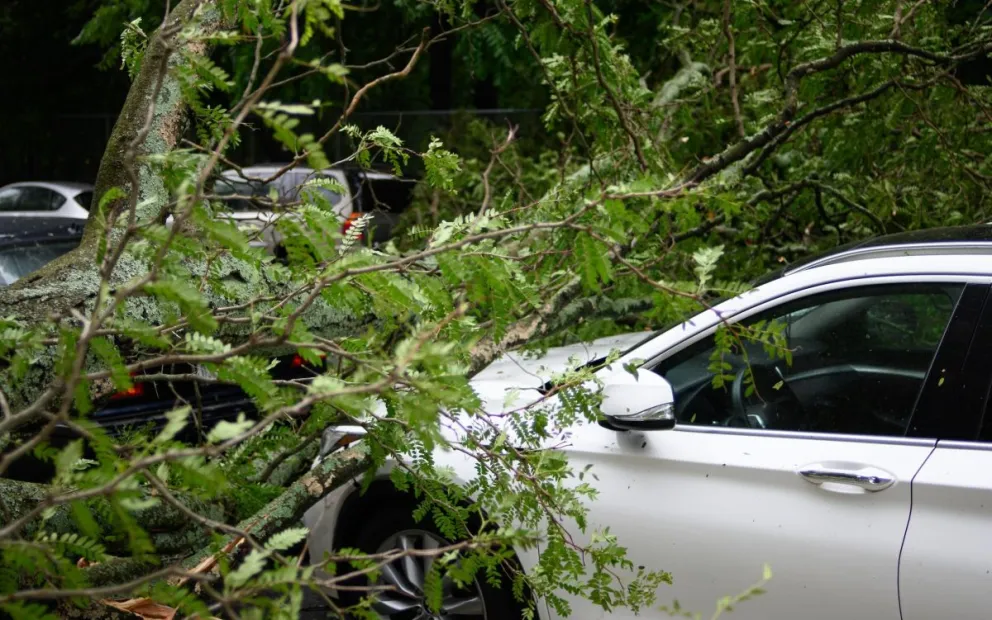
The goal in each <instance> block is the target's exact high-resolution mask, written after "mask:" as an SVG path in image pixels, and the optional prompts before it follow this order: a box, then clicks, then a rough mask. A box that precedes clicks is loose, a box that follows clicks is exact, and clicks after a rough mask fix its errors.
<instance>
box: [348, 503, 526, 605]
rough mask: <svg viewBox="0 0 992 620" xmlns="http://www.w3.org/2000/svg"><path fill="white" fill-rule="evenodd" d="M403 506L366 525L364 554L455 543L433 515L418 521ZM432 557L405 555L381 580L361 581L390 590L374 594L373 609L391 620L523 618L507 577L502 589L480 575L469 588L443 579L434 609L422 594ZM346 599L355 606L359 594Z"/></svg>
mask: <svg viewBox="0 0 992 620" xmlns="http://www.w3.org/2000/svg"><path fill="white" fill-rule="evenodd" d="M406 513H407V510H406V509H405V508H400V509H399V510H394V511H392V512H391V513H389V514H383V515H377V517H376V518H374V519H373V520H372V521H371V522H369V523H368V524H367V525H366V526H364V527H363V528H362V530H361V533H360V534H359V535H358V539H357V541H356V544H355V547H357V548H358V549H359V550H360V551H362V552H365V553H370V554H371V553H384V552H387V551H391V550H393V549H404V550H406V549H416V550H430V549H438V548H440V547H444V546H447V545H449V544H451V542H450V541H448V540H447V539H445V537H444V536H443V535H441V534H440V532H438V531H437V528H435V527H434V524H433V522H431V521H430V518H429V517H428V518H425V519H424V520H423V521H422V522H420V523H417V522H415V521H414V520H413V517H412V516H411V515H410V514H406ZM432 562H433V558H430V557H418V556H406V557H402V558H399V559H397V560H396V561H394V562H393V563H391V564H388V565H386V566H384V567H382V569H381V570H380V572H379V573H380V574H379V576H378V579H377V580H376V581H375V582H372V583H369V582H368V581H367V580H365V581H364V582H363V583H362V585H365V586H371V587H374V588H388V589H389V590H388V591H382V592H379V593H377V594H375V595H374V597H373V603H372V609H373V610H374V611H375V612H376V613H378V614H379V616H380V617H382V618H384V619H386V618H388V619H389V620H504V619H506V620H516V619H518V618H522V614H521V605H520V604H519V603H518V602H517V601H516V600H515V599H514V596H513V593H512V591H511V587H510V580H509V578H508V577H504V578H503V579H502V580H501V583H500V586H501V587H498V588H497V587H493V586H492V585H491V584H489V583H487V582H486V580H485V579H484V578H479V577H482V575H481V574H480V575H479V576H478V577H477V578H476V579H475V581H473V582H472V583H471V584H469V585H467V586H465V587H458V586H457V585H456V584H455V583H454V582H453V581H452V580H450V579H448V578H445V579H444V580H443V581H442V584H441V592H442V598H441V609H440V611H439V612H433V611H431V610H430V607H429V606H428V605H427V600H426V598H425V596H424V578H425V576H426V575H427V573H428V571H429V569H430V566H431V563H432ZM356 585H357V584H356ZM347 599H350V600H344V601H343V602H346V603H347V604H354V603H357V602H358V596H357V595H356V596H348V597H347Z"/></svg>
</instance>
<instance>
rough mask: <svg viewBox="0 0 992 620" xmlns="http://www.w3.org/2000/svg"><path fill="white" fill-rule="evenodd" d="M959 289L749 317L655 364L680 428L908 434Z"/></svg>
mask: <svg viewBox="0 0 992 620" xmlns="http://www.w3.org/2000/svg"><path fill="white" fill-rule="evenodd" d="M962 289H963V286H961V285H956V284H954V285H943V284H913V285H895V286H880V287H871V288H860V289H858V290H856V291H842V292H833V293H829V294H823V295H817V296H813V297H810V298H807V299H803V300H799V301H794V302H790V303H788V304H785V305H783V306H780V307H778V308H775V309H772V310H770V311H766V312H763V313H761V314H760V315H758V316H754V317H750V318H749V319H747V320H745V321H743V322H741V324H739V325H736V326H729V327H728V326H723V327H721V328H720V329H718V330H717V333H716V334H714V335H713V336H710V337H709V338H706V339H704V340H703V341H702V342H699V343H696V344H695V345H693V346H691V347H689V348H688V349H686V350H683V351H680V352H679V353H677V354H676V355H674V356H673V357H671V358H669V359H668V360H665V361H663V362H662V363H661V364H659V365H658V366H657V367H656V368H654V371H655V372H657V373H659V374H661V375H662V376H663V377H665V378H666V379H667V380H668V381H669V383H671V384H672V387H673V389H674V391H675V406H676V416H677V418H678V422H679V424H692V425H723V426H735V427H749V428H763V429H772V430H783V431H802V432H822V433H849V434H864V435H897V436H898V435H904V434H905V432H906V428H907V426H908V424H909V418H910V416H911V414H912V411H913V409H914V407H915V405H916V400H917V397H918V395H919V392H920V390H921V388H922V386H923V382H924V379H925V377H926V374H927V372H928V370H929V368H930V364H931V362H932V360H933V358H934V355H935V353H936V351H937V347H938V345H939V344H940V340H941V337H942V336H943V334H944V331H945V329H946V328H947V325H948V323H949V322H950V318H951V315H952V313H953V311H954V306H955V304H956V303H957V300H958V297H959V296H960V293H961V290H962Z"/></svg>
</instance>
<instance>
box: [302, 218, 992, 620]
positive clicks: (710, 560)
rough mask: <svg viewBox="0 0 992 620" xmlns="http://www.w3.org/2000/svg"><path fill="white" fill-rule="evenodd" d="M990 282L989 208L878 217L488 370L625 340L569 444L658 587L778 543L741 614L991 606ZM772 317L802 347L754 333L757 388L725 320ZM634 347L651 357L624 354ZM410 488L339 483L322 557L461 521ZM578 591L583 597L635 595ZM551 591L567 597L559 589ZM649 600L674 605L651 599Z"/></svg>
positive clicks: (944, 614) (727, 577)
mask: <svg viewBox="0 0 992 620" xmlns="http://www.w3.org/2000/svg"><path fill="white" fill-rule="evenodd" d="M990 286H992V227H989V226H976V227H962V228H953V229H940V230H933V231H923V232H919V233H912V234H904V235H898V236H890V237H882V238H879V239H874V240H871V241H868V242H864V243H861V244H858V245H854V246H849V247H846V248H842V249H840V250H838V251H836V252H833V253H831V254H829V255H827V256H824V257H820V258H818V259H815V260H812V261H807V262H805V263H803V264H798V265H795V266H793V267H791V268H787V269H786V270H784V271H783V272H781V273H778V274H775V275H774V276H773V277H770V278H767V279H766V280H765V281H764V282H762V283H761V284H760V285H759V286H757V287H756V288H754V289H752V290H750V291H748V292H746V293H744V294H742V295H740V296H738V297H736V298H733V299H731V300H729V301H726V302H724V303H722V304H720V305H718V306H716V307H715V308H713V309H710V310H706V311H704V312H702V313H700V314H698V315H697V316H695V317H693V318H692V319H691V320H689V321H687V322H685V323H683V324H681V325H679V326H677V327H674V328H672V329H668V330H666V331H663V332H659V333H655V334H652V335H650V336H649V337H647V338H644V335H643V334H632V335H629V336H621V337H616V338H612V339H605V340H603V341H597V342H593V343H588V344H584V345H578V346H574V347H571V348H568V349H560V350H555V351H552V352H551V353H550V354H549V356H548V357H546V358H543V359H540V360H528V359H525V358H523V357H520V356H508V358H507V359H504V360H501V361H498V362H496V363H495V364H494V365H493V366H491V367H490V368H488V369H486V370H485V371H483V372H482V373H481V374H479V375H477V376H476V377H475V379H474V380H473V385H474V387H475V389H476V391H477V392H478V394H479V395H480V396H481V397H482V398H483V400H484V401H485V402H487V403H490V405H491V407H492V408H491V409H490V410H491V411H499V410H500V407H502V406H503V402H504V397H505V394H506V391H507V390H508V389H511V388H518V389H521V390H523V391H524V393H525V394H526V393H528V392H529V393H530V394H531V395H532V396H533V397H535V399H536V398H537V397H539V395H540V390H541V388H542V381H544V379H543V378H538V377H537V375H536V374H535V373H534V369H536V368H538V367H539V366H542V365H543V366H551V367H554V366H555V365H563V364H564V363H565V360H567V359H568V358H569V356H571V355H580V356H584V359H586V360H588V361H590V362H592V363H595V360H596V359H602V356H603V355H605V354H606V353H607V352H608V351H609V349H611V348H614V347H619V348H621V349H624V348H625V349H626V350H625V351H624V352H623V354H622V356H621V357H620V359H619V361H617V362H615V363H613V364H611V365H610V366H608V367H604V368H602V369H601V370H599V371H598V376H599V377H600V378H601V379H602V381H603V382H604V384H605V388H604V402H603V406H602V415H603V417H602V421H601V422H600V423H599V424H589V425H586V426H582V427H579V428H573V429H571V435H570V437H568V438H567V441H566V444H567V447H565V448H562V449H563V450H564V451H565V452H566V453H567V454H568V456H569V458H570V459H571V461H572V464H573V466H574V467H575V469H577V470H581V469H582V468H583V467H584V466H586V465H592V471H593V472H594V473H595V474H596V478H597V479H598V482H595V483H594V484H595V486H596V487H597V489H598V491H599V496H598V497H597V499H596V500H595V501H594V502H592V503H591V504H590V506H589V510H590V514H589V517H590V518H589V521H590V527H592V528H597V529H598V528H602V527H609V528H610V532H611V533H612V534H615V535H616V536H617V537H618V540H619V543H620V544H621V545H624V546H626V547H627V549H628V554H629V555H628V557H629V559H630V560H631V561H632V562H633V565H634V566H645V567H647V568H649V569H664V570H668V571H671V573H672V576H673V579H674V584H673V585H672V586H671V587H670V588H669V587H663V588H662V589H661V590H660V591H659V593H658V596H659V601H660V602H661V603H670V602H671V601H672V600H673V599H678V601H679V602H680V604H681V606H682V608H683V609H692V610H697V611H701V612H704V613H705V612H706V611H707V610H712V609H713V606H714V604H715V602H716V601H717V600H718V599H719V598H720V597H723V596H726V595H731V594H734V593H737V592H739V591H740V590H742V589H743V588H744V587H745V586H747V585H748V584H750V583H752V582H753V581H755V580H756V579H757V578H758V577H759V576H760V574H761V569H762V566H763V565H764V564H768V565H770V567H771V568H772V570H773V573H774V577H773V578H772V580H771V582H770V583H769V584H768V585H767V588H766V589H767V592H766V593H765V594H763V595H760V596H758V597H756V598H754V599H753V600H750V601H747V602H745V603H742V604H741V605H739V606H738V607H737V608H736V610H735V611H734V612H733V614H732V617H733V618H737V619H741V620H744V619H761V620H770V619H789V620H794V619H796V618H803V619H804V620H814V619H822V620H828V619H829V620H835V619H837V618H871V619H891V620H899V619H900V618H901V619H902V620H917V619H918V620H932V619H934V618H951V617H953V618H975V619H978V618H987V617H988V616H989V613H990V611H989V602H988V600H989V599H988V593H989V591H990V586H992V415H986V411H987V409H988V408H989V391H990V387H992V303H989V302H990V301H992V300H990V298H989V292H990ZM769 320H774V321H776V322H777V323H778V324H779V325H782V326H784V331H783V332H782V334H781V336H782V337H783V338H784V339H785V342H786V343H787V346H788V348H789V349H790V350H791V351H792V360H791V364H789V363H786V362H785V361H783V359H782V358H781V357H779V356H776V355H769V354H768V353H767V352H765V351H764V349H763V347H761V346H755V347H750V346H748V347H747V356H748V361H749V364H750V368H751V369H752V371H753V385H754V387H755V388H756V390H754V392H756V393H750V392H751V391H750V390H748V389H747V388H746V386H747V384H748V380H747V379H746V377H747V372H746V367H747V364H745V363H744V361H743V359H742V356H741V355H740V353H741V351H740V350H738V351H736V354H735V355H725V356H723V358H722V361H724V362H726V363H728V364H729V366H730V367H729V370H727V371H726V372H727V374H728V375H729V376H731V377H733V378H732V379H729V378H728V380H727V381H726V383H725V385H724V386H723V387H714V382H713V374H712V373H711V371H710V367H711V361H713V359H712V358H713V355H714V351H715V345H714V334H715V332H716V330H717V329H718V328H719V327H720V326H721V325H722V324H724V323H726V324H731V325H748V324H754V323H755V322H757V321H769ZM510 357H517V358H518V359H509V358H510ZM637 360H642V361H639V362H636V363H637V364H638V365H639V369H638V371H637V375H638V376H637V377H636V379H635V377H633V376H632V375H631V374H630V373H629V372H628V371H627V370H625V369H624V366H625V364H629V363H634V362H635V361H637ZM522 402H523V401H521V400H519V399H518V400H517V405H516V406H519V405H520V404H521V403H522ZM342 432H343V431H342V430H341V429H330V431H329V435H330V436H335V433H337V436H339V435H340V434H341V433H342ZM558 440H559V441H560V438H559V439H558ZM331 443H333V442H331ZM435 459H436V461H437V463H438V465H440V466H450V467H452V468H453V469H454V471H455V472H456V473H457V476H458V479H459V481H460V482H461V483H467V482H468V481H470V480H471V479H472V478H473V477H474V476H475V473H474V466H473V463H472V462H470V461H469V460H467V459H466V458H464V457H461V456H459V454H457V453H445V452H438V453H437V454H436V455H435ZM386 469H387V470H388V468H386ZM381 473H382V474H383V475H385V473H386V472H385V470H384V471H383V472H381ZM586 480H587V481H588V480H589V479H588V478H586ZM396 506H401V507H402V508H400V509H397V508H396ZM406 506H407V504H404V503H402V500H401V497H400V496H399V494H398V493H397V492H396V491H395V490H394V489H393V488H392V485H391V483H390V482H389V481H388V480H386V479H385V478H383V479H382V481H380V482H377V483H374V484H373V485H372V486H371V487H370V489H369V491H368V492H367V493H365V494H361V493H360V492H359V491H358V490H357V489H356V488H355V487H352V486H346V487H342V488H341V489H339V490H338V491H336V492H335V493H333V494H331V495H330V496H329V497H328V498H327V499H326V500H325V502H324V503H323V504H322V505H320V506H318V507H316V508H315V509H314V510H313V511H312V512H311V513H310V514H309V515H308V517H307V521H308V524H309V525H310V526H311V527H312V531H313V533H312V535H311V542H310V545H311V546H310V548H311V550H312V552H314V557H320V556H321V555H322V553H323V551H324V550H327V549H330V548H331V547H332V546H334V547H342V546H355V545H356V544H357V545H361V546H364V547H366V548H371V549H372V550H376V549H383V548H388V547H390V546H394V547H395V546H403V545H411V544H412V545H414V546H421V545H423V546H429V545H435V544H438V542H439V541H440V542H444V541H443V540H441V539H439V537H438V536H437V534H436V531H435V530H433V529H432V527H431V524H430V523H428V521H429V518H428V519H427V520H425V521H424V522H421V523H414V522H412V519H411V518H409V517H404V518H400V517H397V516H395V513H397V512H405V511H406ZM390 515H393V516H390ZM387 517H388V518H387ZM575 536H576V538H577V539H579V540H582V539H583V537H582V536H581V535H580V534H579V533H578V532H575ZM518 556H519V557H518V559H519V561H520V563H521V565H522V566H523V568H524V569H525V570H530V569H532V567H533V566H534V565H535V562H536V558H537V556H536V553H535V552H534V551H523V550H520V551H518ZM422 574H423V570H422V567H420V568H418V567H417V566H413V565H412V563H410V562H406V563H404V564H402V565H400V563H397V566H396V567H395V570H393V571H387V572H384V579H386V580H387V581H389V580H392V581H395V582H396V583H395V584H394V585H395V586H397V587H396V589H395V590H394V591H393V592H390V593H386V594H383V595H382V597H381V600H380V603H378V604H377V609H378V610H379V612H380V614H381V615H383V617H394V618H400V617H406V616H402V615H401V613H400V612H401V611H402V610H409V609H422V608H420V607H415V606H414V607H411V605H419V603H418V598H417V597H418V596H421V595H420V594H419V592H420V590H419V589H418V588H417V587H416V586H417V584H416V583H413V582H414V581H415V580H416V578H417V575H422ZM411 586H412V587H411ZM508 597H509V595H508V594H507V593H506V592H503V591H500V590H491V589H489V588H487V587H486V586H485V584H476V588H475V589H474V590H471V589H470V591H468V592H467V593H466V592H464V591H463V592H460V593H458V594H457V596H456V595H455V594H451V595H450V597H449V598H450V600H448V599H446V602H445V609H447V610H448V611H449V613H451V614H452V615H453V617H455V616H456V612H455V610H456V609H462V610H464V611H465V613H466V615H465V616H461V615H457V617H477V618H483V617H484V618H503V617H510V616H508V615H505V614H507V613H508V612H506V609H508V608H509V607H508V606H510V605H511V603H510V602H508V600H509V599H508ZM566 598H567V597H566ZM470 599H471V600H470ZM572 602H573V616H572V617H574V618H581V619H586V618H606V617H609V618H625V617H632V614H631V613H630V612H629V611H627V610H616V611H613V612H612V613H605V612H604V611H603V610H602V609H599V608H595V607H593V606H591V605H590V604H589V603H588V602H584V601H578V600H573V601H572ZM509 613H510V614H511V615H514V614H516V613H518V612H516V611H513V612H509ZM539 613H540V614H541V616H542V617H544V618H554V617H556V616H555V615H554V614H553V613H552V611H551V610H549V609H548V608H546V607H545V606H542V607H540V608H539ZM390 614H393V615H390ZM444 617H448V616H444ZM638 617H639V618H668V617H669V616H668V615H667V614H666V613H664V612H662V611H660V610H657V609H655V610H642V611H641V613H640V614H639V615H638Z"/></svg>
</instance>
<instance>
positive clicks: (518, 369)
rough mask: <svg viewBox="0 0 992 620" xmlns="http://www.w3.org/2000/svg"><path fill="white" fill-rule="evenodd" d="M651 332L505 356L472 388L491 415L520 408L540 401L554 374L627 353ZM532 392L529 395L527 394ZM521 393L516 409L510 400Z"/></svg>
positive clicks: (476, 376)
mask: <svg viewBox="0 0 992 620" xmlns="http://www.w3.org/2000/svg"><path fill="white" fill-rule="evenodd" d="M648 335H649V334H648V333H647V332H634V333H628V334H618V335H615V336H609V337H606V338H599V339H597V340H593V341H591V342H581V343H577V344H571V345H568V346H564V347H555V348H553V349H548V350H547V351H546V352H545V353H544V354H543V355H533V354H528V353H524V352H516V351H512V352H509V353H505V354H503V355H502V356H501V357H499V358H498V359H496V360H495V361H494V362H493V363H492V364H490V365H489V366H487V367H486V368H485V369H483V370H482V371H481V372H479V373H478V374H477V375H475V376H474V377H473V378H472V382H471V385H472V388H473V389H474V390H475V392H476V394H478V396H479V398H480V399H481V400H482V401H483V408H484V409H485V410H486V411H488V412H490V413H494V412H498V411H502V410H503V409H504V408H506V407H507V406H513V407H520V406H523V405H526V404H527V402H528V401H530V400H534V398H535V397H539V394H538V393H537V390H539V389H540V388H541V387H542V386H543V385H544V384H545V383H547V382H548V379H549V378H550V377H551V375H552V374H553V373H556V372H561V371H563V370H565V369H566V368H567V367H568V366H569V364H570V361H571V362H573V363H575V364H576V365H582V364H588V363H590V362H594V361H596V360H599V359H602V358H604V357H607V356H608V355H609V354H610V352H611V351H613V350H619V351H626V350H627V349H629V348H630V347H632V346H633V345H635V344H638V343H640V342H641V341H643V340H644V339H645V338H646V337H647V336H648ZM528 391H530V392H532V393H531V394H527V392H528ZM511 392H513V393H515V392H520V397H519V398H517V399H516V400H515V401H514V403H513V404H512V405H510V403H508V402H507V396H508V395H509V394H510V393H511Z"/></svg>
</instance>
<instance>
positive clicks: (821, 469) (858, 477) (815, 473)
mask: <svg viewBox="0 0 992 620" xmlns="http://www.w3.org/2000/svg"><path fill="white" fill-rule="evenodd" d="M799 475H800V476H802V477H803V478H804V479H805V480H806V481H807V482H810V483H812V484H823V483H824V482H833V483H835V484H849V485H852V486H856V487H861V488H862V489H864V490H866V491H873V492H874V491H882V490H884V489H887V488H889V487H890V486H892V485H893V484H894V483H895V479H894V478H893V477H892V475H891V474H890V473H889V472H887V471H884V470H881V469H878V468H876V467H863V468H861V469H855V470H851V469H840V468H837V467H826V466H823V465H811V466H809V467H804V468H802V469H800V470H799Z"/></svg>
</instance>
